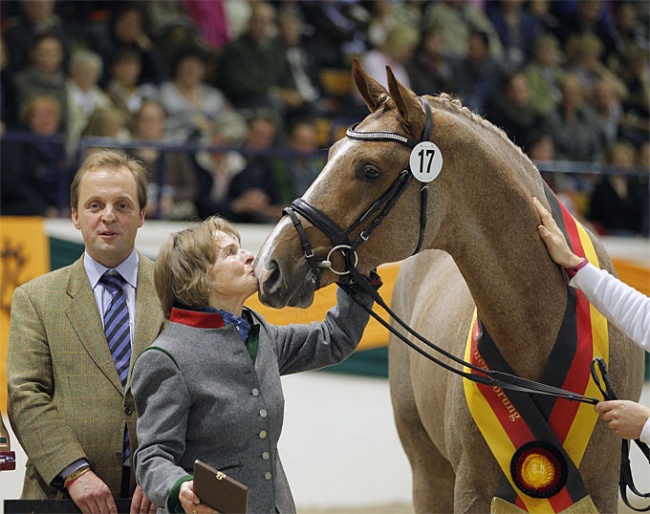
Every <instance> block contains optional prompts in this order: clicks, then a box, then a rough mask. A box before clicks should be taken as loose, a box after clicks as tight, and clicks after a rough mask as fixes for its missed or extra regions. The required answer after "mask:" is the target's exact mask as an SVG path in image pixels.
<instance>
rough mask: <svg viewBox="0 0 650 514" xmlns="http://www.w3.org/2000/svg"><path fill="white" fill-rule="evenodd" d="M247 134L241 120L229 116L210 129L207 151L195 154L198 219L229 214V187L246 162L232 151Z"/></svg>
mask: <svg viewBox="0 0 650 514" xmlns="http://www.w3.org/2000/svg"><path fill="white" fill-rule="evenodd" d="M228 118H232V119H228ZM247 132H248V126H247V125H246V122H245V121H244V120H243V118H241V117H240V116H239V115H237V114H235V113H231V114H229V115H227V116H226V117H225V118H223V119H222V120H221V121H220V122H219V123H217V124H216V125H215V126H214V127H213V129H212V138H211V140H210V143H209V148H206V149H205V150H201V151H199V152H197V153H196V176H197V188H196V197H195V204H196V208H197V210H198V215H199V217H201V218H207V217H208V216H212V215H213V214H223V213H225V214H228V215H229V214H230V198H229V197H228V190H229V189H230V184H231V183H232V180H233V178H234V177H235V176H236V175H237V174H238V173H240V172H241V171H242V170H243V169H244V168H245V167H246V159H245V158H244V156H243V155H242V154H241V153H240V152H239V151H237V149H236V147H239V146H241V145H242V144H244V141H245V140H246V137H247ZM233 147H235V148H233Z"/></svg>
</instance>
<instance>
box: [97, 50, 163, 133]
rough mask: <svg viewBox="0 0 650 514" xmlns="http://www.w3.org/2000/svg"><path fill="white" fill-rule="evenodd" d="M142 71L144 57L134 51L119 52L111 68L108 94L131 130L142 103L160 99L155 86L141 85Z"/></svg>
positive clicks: (107, 88)
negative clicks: (134, 117) (147, 100)
mask: <svg viewBox="0 0 650 514" xmlns="http://www.w3.org/2000/svg"><path fill="white" fill-rule="evenodd" d="M141 71H142V56H141V54H140V52H138V51H136V50H132V49H123V50H119V51H117V52H116V53H115V55H114V56H113V60H112V62H111V64H110V67H109V81H108V85H107V86H106V94H107V95H108V97H109V98H110V99H111V101H112V102H113V104H114V105H115V106H116V107H117V108H118V109H120V110H121V111H122V113H123V114H124V116H125V119H126V122H127V125H128V126H129V129H130V130H133V116H134V115H135V114H136V113H137V112H138V111H139V110H140V108H141V107H142V102H143V101H144V100H146V99H147V98H149V99H154V98H157V97H158V89H157V87H156V86H155V85H154V84H140V73H141Z"/></svg>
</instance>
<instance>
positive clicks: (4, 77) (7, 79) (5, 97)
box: [0, 37, 17, 135]
mask: <svg viewBox="0 0 650 514" xmlns="http://www.w3.org/2000/svg"><path fill="white" fill-rule="evenodd" d="M8 63H9V56H8V55H7V45H6V43H5V41H4V39H3V38H2V37H0V135H1V134H3V133H4V131H5V130H11V129H13V128H14V127H15V126H16V123H17V113H16V89H15V88H14V83H13V79H12V77H11V75H10V74H9V71H8V68H7V65H8Z"/></svg>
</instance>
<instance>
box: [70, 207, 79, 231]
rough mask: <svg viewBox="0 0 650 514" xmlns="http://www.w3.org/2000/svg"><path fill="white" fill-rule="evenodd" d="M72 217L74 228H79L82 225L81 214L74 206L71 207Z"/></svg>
mask: <svg viewBox="0 0 650 514" xmlns="http://www.w3.org/2000/svg"><path fill="white" fill-rule="evenodd" d="M70 217H71V218H72V223H73V225H74V228H76V229H77V230H79V229H80V228H81V226H80V225H79V214H78V213H77V209H75V208H74V207H73V208H72V209H70Z"/></svg>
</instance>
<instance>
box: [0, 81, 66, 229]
mask: <svg viewBox="0 0 650 514" xmlns="http://www.w3.org/2000/svg"><path fill="white" fill-rule="evenodd" d="M61 113H62V108H61V104H60V102H59V101H58V99H56V98H55V97H53V96H48V95H45V94H38V95H35V96H34V97H33V98H30V99H28V100H27V101H26V102H25V103H24V104H23V105H22V106H21V109H20V122H21V129H20V130H19V131H18V132H16V133H14V136H16V139H14V138H6V137H3V138H2V139H1V140H0V145H1V146H0V164H1V168H2V173H0V214H2V215H5V216H47V217H56V216H63V215H65V213H66V208H67V197H68V195H67V191H68V189H69V176H68V173H67V168H66V153H65V139H64V137H63V136H62V135H61V134H59V133H58V132H57V131H58V129H59V124H60V122H61Z"/></svg>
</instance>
